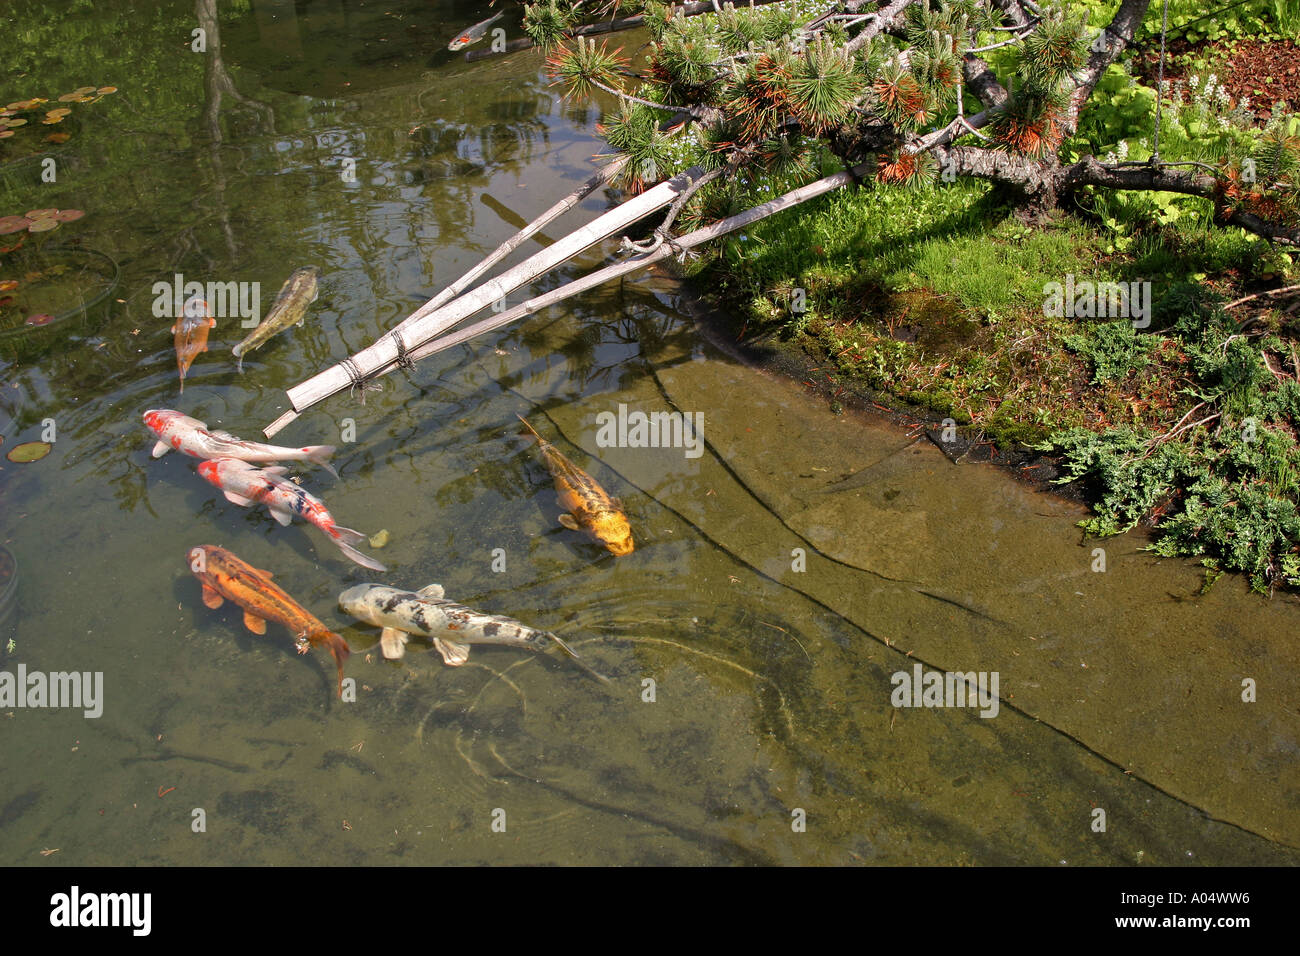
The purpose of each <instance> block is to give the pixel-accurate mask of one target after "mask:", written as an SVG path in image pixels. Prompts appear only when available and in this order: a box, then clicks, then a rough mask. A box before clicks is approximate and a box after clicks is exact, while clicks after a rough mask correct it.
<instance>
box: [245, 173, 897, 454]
mask: <svg viewBox="0 0 1300 956" xmlns="http://www.w3.org/2000/svg"><path fill="white" fill-rule="evenodd" d="M873 168H874V167H873V165H872V164H871V163H863V164H861V165H859V166H855V167H854V168H853V169H852V170H850V171H846V172H841V173H835V174H834V175H832V176H827V177H825V178H823V179H819V180H817V181H816V182H814V183H809V184H808V185H807V186H801V187H800V188H798V189H793V190H791V191H790V192H787V193H784V194H783V195H781V196H778V197H777V198H775V199H771V200H769V201H767V202H765V203H762V204H761V205H758V206H754V207H753V208H751V209H747V210H745V211H744V212H742V213H738V214H737V215H735V216H731V217H729V218H727V219H723V220H721V221H719V222H716V223H714V224H713V225H711V226H705V227H703V228H700V229H696V230H695V231H694V232H690V233H687V234H686V235H685V236H682V237H681V238H679V239H675V240H671V241H668V242H664V243H663V244H662V245H660V246H659V248H657V249H655V250H654V251H653V252H651V253H648V254H646V255H644V256H639V257H637V258H636V259H631V260H628V261H627V262H621V263H617V264H615V265H611V266H606V267H605V268H603V269H597V270H596V271H595V272H592V273H589V274H588V275H585V276H583V277H582V278H580V279H575V280H573V281H572V282H568V283H565V284H564V285H562V286H560V287H559V288H558V289H553V290H551V291H550V292H546V293H543V294H542V295H539V296H535V297H533V298H531V299H529V300H527V301H526V302H522V303H520V304H519V305H517V306H515V307H514V308H511V309H507V310H506V311H505V312H502V313H501V314H500V315H495V316H492V317H491V318H489V319H484V320H483V321H482V322H477V323H475V324H474V325H471V326H468V327H466V328H464V329H461V330H460V331H458V332H453V333H451V334H450V335H444V336H441V337H437V338H433V339H428V340H425V341H424V342H422V343H421V344H420V345H418V346H416V347H415V348H413V349H409V350H408V351H407V353H406V358H407V359H409V360H411V361H419V360H420V359H423V358H427V357H428V356H430V355H434V354H436V353H438V352H442V351H445V350H447V349H449V348H453V347H455V346H457V345H461V344H463V343H465V342H467V341H469V340H470V339H472V338H475V337H477V336H479V335H483V334H485V333H487V332H491V331H492V330H494V329H498V328H501V327H502V326H505V325H509V324H510V323H512V322H517V321H518V320H519V319H522V318H525V317H526V316H529V315H531V314H532V313H534V312H537V311H539V310H541V309H544V308H547V307H548V306H551V305H555V304H556V303H557V302H562V301H563V300H565V299H568V298H570V297H572V296H575V295H578V294H579V293H582V292H586V291H587V290H588V289H593V288H595V287H596V286H599V285H602V284H604V283H606V282H609V281H610V280H611V279H617V278H620V277H621V276H625V275H627V274H628V273H630V272H635V271H637V270H639V269H643V268H645V267H646V266H649V265H652V264H653V263H656V262H659V261H661V260H663V259H666V258H668V257H669V256H672V255H676V254H678V253H679V252H682V251H684V250H686V249H690V248H693V247H695V246H698V245H701V244H703V243H705V242H709V241H710V240H713V239H717V238H718V237H720V236H724V235H726V234H728V233H730V232H735V231H736V230H737V229H743V228H745V227H746V226H749V225H752V224H753V223H755V222H758V221H759V220H761V219H766V218H767V217H768V216H771V215H774V214H776V213H778V212H781V211H783V210H785V209H789V208H790V207H792V206H797V205H799V204H800V203H803V202H807V201H808V200H810V199H815V198H816V197H818V196H821V195H824V194H825V193H828V192H831V191H832V190H835V189H839V188H840V187H841V186H845V185H848V184H849V183H851V182H853V181H854V180H855V178H860V177H863V176H866V175H868V174H869V173H870V172H871V171H872V169H873ZM634 201H635V200H629V201H628V202H629V203H630V202H634ZM624 205H627V204H626V203H625V204H624ZM620 208H621V207H620ZM594 225H595V223H591V224H590V225H589V226H588V227H587V229H590V226H594ZM583 231H585V230H578V232H583ZM569 238H571V237H565V239H562V240H560V242H558V243H556V245H560V243H563V242H565V241H566V240H567V239H569ZM503 278H504V277H503ZM480 308H481V307H480ZM475 311H477V309H475ZM380 341H381V342H382V341H383V340H380ZM379 344H380V343H376V346H377V345H379ZM371 348H372V349H373V348H375V346H371ZM358 354H359V355H360V354H361V353H358ZM398 364H399V363H398V361H397V359H396V357H395V356H394V357H393V358H392V359H390V360H388V361H387V362H386V363H385V364H382V365H378V366H375V367H374V369H373V370H372V372H371V373H370V374H371V375H375V376H378V375H384V374H387V373H388V372H390V371H392V369H394V368H396V367H398ZM336 368H337V367H336ZM333 371H334V369H333V368H332V369H327V370H326V371H325V372H323V373H321V375H319V376H317V378H321V377H322V376H324V375H327V374H328V373H330V372H333ZM313 381H315V379H309V380H308V381H307V382H304V383H303V384H302V385H300V386H297V388H295V389H291V390H290V392H289V395H290V400H291V401H293V402H294V409H295V410H294V411H292V412H288V413H286V415H282V416H281V417H280V418H279V419H277V420H276V421H275V422H273V423H272V424H271V425H270V426H268V427H267V428H266V429H264V431H265V433H266V435H267V437H268V438H269V437H271V436H272V435H274V434H275V433H276V432H277V431H279V430H280V428H282V427H283V424H281V422H283V423H284V424H287V423H288V422H289V421H292V420H293V418H296V417H297V413H298V412H302V411H304V410H306V409H307V408H308V407H310V406H311V405H314V404H316V403H317V402H319V401H322V400H324V399H325V398H328V397H329V396H330V395H333V394H335V393H336V392H339V391H342V390H343V389H344V388H347V387H348V385H349V383H350V379H346V378H345V380H344V381H343V382H342V384H340V385H339V386H338V387H336V388H333V389H332V390H330V391H328V392H323V391H321V390H319V389H317V390H313V391H311V392H307V391H300V390H303V389H305V386H307V385H310V384H311V382H313ZM295 391H298V392H299V396H300V397H299V398H297V399H295V398H294V394H293V393H294V392H295ZM308 395H312V396H315V395H318V396H319V397H312V398H310V400H308V398H307V397H305V396H308ZM300 402H301V403H300Z"/></svg>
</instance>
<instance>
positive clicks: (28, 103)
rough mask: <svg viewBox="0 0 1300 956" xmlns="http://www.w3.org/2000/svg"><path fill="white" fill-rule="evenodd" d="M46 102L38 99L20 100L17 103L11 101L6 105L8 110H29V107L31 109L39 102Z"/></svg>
mask: <svg viewBox="0 0 1300 956" xmlns="http://www.w3.org/2000/svg"><path fill="white" fill-rule="evenodd" d="M44 102H45V101H44V100H38V99H31V100H19V101H18V102H17V103H10V104H9V105H8V106H6V107H5V109H7V110H29V109H31V108H32V107H33V106H37V105H39V104H41V103H44Z"/></svg>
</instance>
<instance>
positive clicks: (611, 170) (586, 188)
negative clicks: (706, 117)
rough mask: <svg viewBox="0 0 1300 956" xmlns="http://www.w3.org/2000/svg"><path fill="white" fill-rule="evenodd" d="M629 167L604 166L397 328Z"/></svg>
mask: <svg viewBox="0 0 1300 956" xmlns="http://www.w3.org/2000/svg"><path fill="white" fill-rule="evenodd" d="M626 165H627V157H626V156H619V157H618V158H617V159H615V160H614V161H613V162H611V163H607V164H606V165H604V166H602V167H601V168H600V170H599V171H598V172H597V173H596V174H595V175H594V176H592V177H591V178H590V179H588V180H587V181H586V182H585V183H583V184H582V185H581V186H579V187H578V188H577V189H575V190H574V191H573V192H571V193H569V195H567V196H565V197H564V198H563V199H561V200H560V201H559V202H557V203H556V204H555V205H553V206H551V208H549V209H547V210H546V211H545V212H544V213H542V214H541V215H540V216H538V217H537V218H536V219H534V220H533V221H532V222H530V223H528V225H526V226H524V227H523V228H522V229H520V230H519V231H518V232H516V233H515V234H514V235H513V236H511V237H510V238H509V239H507V240H506V241H505V242H503V243H501V245H499V246H497V247H496V249H494V250H493V251H492V252H491V253H489V254H488V255H487V256H485V257H483V259H481V260H480V261H479V263H478V265H476V266H474V267H473V268H472V269H470V270H469V271H468V272H466V273H465V274H464V275H463V276H461V277H460V278H459V279H457V280H456V281H455V282H453V283H452V284H451V285H449V286H447V288H445V289H443V290H442V291H441V292H439V293H438V294H437V295H435V296H434V297H433V298H432V299H430V300H429V301H428V302H426V303H425V304H424V305H422V306H420V308H418V309H416V310H415V311H414V312H412V313H411V314H410V315H409V316H407V317H406V318H405V319H403V320H402V321H401V322H399V323H398V324H397V325H396V326H395V328H398V329H405V328H406V327H407V326H409V325H410V324H411V323H412V322H414V321H416V320H417V319H421V318H423V317H424V316H426V315H428V314H429V313H430V312H432V311H434V310H435V309H438V308H441V307H442V306H443V305H445V304H446V303H448V302H450V301H451V300H452V299H454V298H456V296H458V295H460V294H461V292H463V291H464V290H465V289H467V288H469V286H470V285H471V284H473V282H474V280H475V279H477V278H478V277H479V276H481V275H483V273H485V272H487V271H488V270H489V269H491V268H492V267H493V266H494V265H496V264H497V263H498V262H500V261H501V260H502V259H504V258H505V257H506V256H508V255H510V253H512V252H514V251H515V250H516V249H518V248H519V247H520V246H522V245H523V244H524V243H525V242H527V241H528V240H529V239H530V238H531V237H532V236H534V235H535V234H537V233H538V232H540V231H541V230H542V229H544V228H545V227H546V226H547V225H549V224H550V223H551V222H552V221H554V220H555V219H558V218H559V217H560V216H562V215H564V214H565V213H566V212H568V211H569V210H570V209H572V208H573V207H574V206H576V205H578V203H580V202H582V201H583V200H584V199H586V198H587V197H588V196H590V195H591V194H592V193H594V192H595V191H596V190H597V189H599V188H600V187H601V186H604V185H606V184H607V183H609V182H610V180H612V179H613V178H614V176H616V175H617V174H618V171H619V170H620V169H622V168H623V167H624V166H626Z"/></svg>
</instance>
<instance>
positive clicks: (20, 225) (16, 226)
mask: <svg viewBox="0 0 1300 956" xmlns="http://www.w3.org/2000/svg"><path fill="white" fill-rule="evenodd" d="M31 224H32V221H31V220H30V219H28V218H27V217H26V216H5V217H4V218H3V219H0V236H7V235H9V233H11V232H18V231H19V230H22V229H26V228H27V227H28V226H30V225H31Z"/></svg>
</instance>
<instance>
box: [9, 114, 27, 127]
mask: <svg viewBox="0 0 1300 956" xmlns="http://www.w3.org/2000/svg"><path fill="white" fill-rule="evenodd" d="M5 125H6V126H9V127H14V126H26V125H27V120H25V119H23V118H22V117H21V116H11V117H9V118H8V119H7V120H5Z"/></svg>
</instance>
